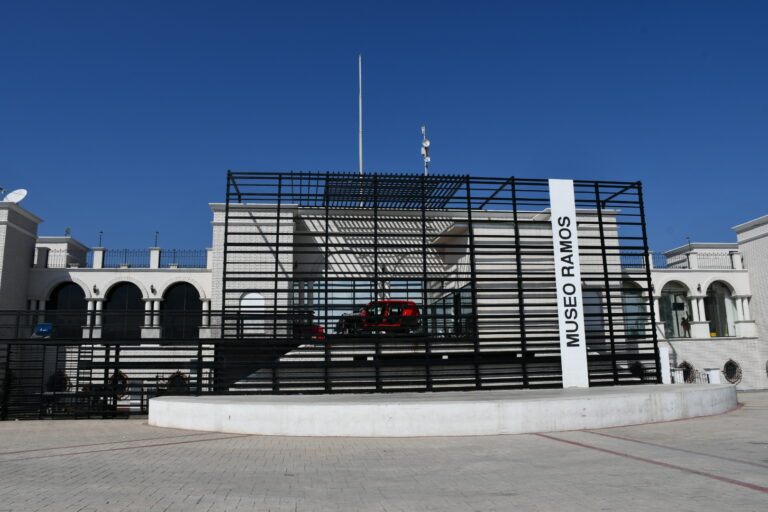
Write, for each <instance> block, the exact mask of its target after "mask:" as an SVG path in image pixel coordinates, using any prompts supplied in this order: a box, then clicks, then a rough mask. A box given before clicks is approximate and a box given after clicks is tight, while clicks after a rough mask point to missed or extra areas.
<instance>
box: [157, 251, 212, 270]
mask: <svg viewBox="0 0 768 512" xmlns="http://www.w3.org/2000/svg"><path fill="white" fill-rule="evenodd" d="M207 261H208V251H206V250H205V249H163V250H162V251H161V252H160V267H161V268H172V267H178V268H205V267H206V264H207Z"/></svg>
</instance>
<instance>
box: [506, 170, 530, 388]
mask: <svg viewBox="0 0 768 512" xmlns="http://www.w3.org/2000/svg"><path fill="white" fill-rule="evenodd" d="M510 183H511V186H512V222H513V223H514V232H515V274H516V277H517V312H518V316H519V327H520V356H521V361H522V370H523V387H524V388H527V387H528V385H529V381H528V359H527V354H528V339H527V325H526V320H525V294H524V293H523V256H522V254H520V251H521V247H520V223H519V222H518V217H517V182H516V180H515V177H514V176H512V178H511V179H510Z"/></svg>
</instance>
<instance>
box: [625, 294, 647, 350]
mask: <svg viewBox="0 0 768 512" xmlns="http://www.w3.org/2000/svg"><path fill="white" fill-rule="evenodd" d="M621 301H622V306H623V310H624V331H625V332H626V334H627V336H631V337H640V336H643V335H644V334H645V329H646V318H647V312H646V309H645V299H644V298H643V289H642V288H641V287H640V286H638V285H637V284H635V283H632V282H626V283H624V284H623V286H622V291H621Z"/></svg>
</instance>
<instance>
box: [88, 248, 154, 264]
mask: <svg viewBox="0 0 768 512" xmlns="http://www.w3.org/2000/svg"><path fill="white" fill-rule="evenodd" d="M92 264H93V263H92V261H91V265H92ZM120 267H129V268H149V249H107V250H106V251H104V268H120Z"/></svg>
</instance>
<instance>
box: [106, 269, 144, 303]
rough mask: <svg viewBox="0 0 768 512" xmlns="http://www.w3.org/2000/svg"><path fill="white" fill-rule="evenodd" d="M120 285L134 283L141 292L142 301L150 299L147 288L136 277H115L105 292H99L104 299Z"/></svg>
mask: <svg viewBox="0 0 768 512" xmlns="http://www.w3.org/2000/svg"><path fill="white" fill-rule="evenodd" d="M120 283H132V284H135V285H136V286H137V287H138V289H139V291H140V292H141V298H142V299H149V298H150V296H149V293H148V291H147V287H146V286H144V283H142V282H141V281H139V280H138V279H136V278H135V277H132V276H129V275H125V276H119V277H115V278H114V279H110V280H109V281H108V282H107V283H106V284H105V285H104V289H103V290H99V292H100V293H101V297H102V298H106V297H107V295H108V294H109V292H110V291H111V290H112V288H114V287H115V286H116V285H118V284H120Z"/></svg>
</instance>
